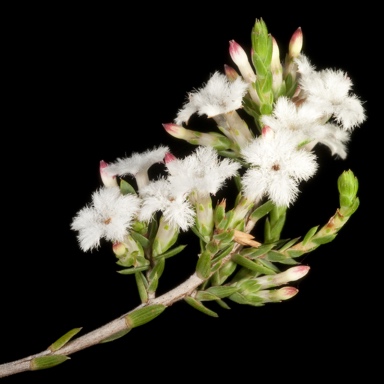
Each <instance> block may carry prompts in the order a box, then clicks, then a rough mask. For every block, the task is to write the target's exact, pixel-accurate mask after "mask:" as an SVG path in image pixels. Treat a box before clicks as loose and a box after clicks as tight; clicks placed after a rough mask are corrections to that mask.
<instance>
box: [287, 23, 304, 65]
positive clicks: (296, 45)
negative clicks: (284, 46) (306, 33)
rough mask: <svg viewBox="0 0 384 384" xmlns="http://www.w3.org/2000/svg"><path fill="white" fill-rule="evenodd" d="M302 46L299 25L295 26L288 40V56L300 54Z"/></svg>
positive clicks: (301, 33)
mask: <svg viewBox="0 0 384 384" xmlns="http://www.w3.org/2000/svg"><path fill="white" fill-rule="evenodd" d="M302 48H303V32H302V30H301V27H299V28H297V29H296V31H295V32H294V34H293V35H292V37H291V40H290V41H289V56H290V57H291V58H293V59H294V58H296V57H298V56H299V55H300V52H301V49H302Z"/></svg>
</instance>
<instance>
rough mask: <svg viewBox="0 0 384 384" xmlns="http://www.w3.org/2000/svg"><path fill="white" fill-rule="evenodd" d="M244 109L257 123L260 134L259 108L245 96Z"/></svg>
mask: <svg viewBox="0 0 384 384" xmlns="http://www.w3.org/2000/svg"><path fill="white" fill-rule="evenodd" d="M243 109H244V111H245V112H247V113H248V115H250V116H252V117H253V118H254V120H255V123H256V125H257V129H258V130H259V132H261V129H260V124H259V119H260V115H261V114H260V108H259V106H258V105H257V104H256V103H255V102H254V101H253V100H252V99H251V98H250V97H249V96H245V97H243Z"/></svg>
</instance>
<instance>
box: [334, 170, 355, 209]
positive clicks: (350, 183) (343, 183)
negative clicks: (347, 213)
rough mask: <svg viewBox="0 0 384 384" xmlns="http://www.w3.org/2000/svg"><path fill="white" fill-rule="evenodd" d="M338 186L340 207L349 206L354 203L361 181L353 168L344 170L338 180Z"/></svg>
mask: <svg viewBox="0 0 384 384" xmlns="http://www.w3.org/2000/svg"><path fill="white" fill-rule="evenodd" d="M337 186H338V189H339V193H340V207H341V208H349V207H351V206H352V205H353V203H354V201H355V199H356V194H357V190H358V188H359V183H358V180H357V178H356V177H355V175H354V174H353V172H352V171H351V170H349V171H344V172H343V173H342V174H341V175H340V177H339V179H338V180H337Z"/></svg>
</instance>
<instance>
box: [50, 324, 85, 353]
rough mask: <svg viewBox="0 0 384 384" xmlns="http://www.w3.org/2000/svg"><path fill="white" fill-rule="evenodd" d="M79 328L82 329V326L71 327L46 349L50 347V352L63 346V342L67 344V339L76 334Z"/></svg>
mask: <svg viewBox="0 0 384 384" xmlns="http://www.w3.org/2000/svg"><path fill="white" fill-rule="evenodd" d="M81 330H82V327H81V328H73V329H71V330H70V331H68V332H67V333H66V334H65V335H63V336H61V337H60V338H59V339H57V340H56V341H55V342H54V343H52V344H51V345H50V346H49V347H48V349H50V350H51V351H52V352H55V351H57V350H59V349H60V348H61V347H63V346H64V345H65V344H67V343H68V341H69V340H71V339H72V337H73V336H75V335H77V334H78V333H79V332H80V331H81Z"/></svg>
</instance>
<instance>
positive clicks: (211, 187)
mask: <svg viewBox="0 0 384 384" xmlns="http://www.w3.org/2000/svg"><path fill="white" fill-rule="evenodd" d="M166 167H167V170H168V173H169V176H168V180H169V182H170V183H171V184H172V187H173V189H174V190H175V191H179V193H181V194H183V193H190V192H192V191H196V193H197V195H209V194H211V195H215V194H216V193H217V191H219V190H220V188H222V187H223V185H224V183H225V181H226V179H228V178H230V177H233V176H235V175H236V174H237V171H238V170H239V168H240V167H241V165H240V163H238V162H236V161H232V160H229V159H222V160H220V159H219V155H218V153H217V151H216V150H215V149H213V148H212V147H203V146H199V147H197V148H196V150H195V151H194V153H192V154H191V155H189V156H187V157H185V158H184V159H176V158H175V159H173V160H172V161H169V162H166Z"/></svg>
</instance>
